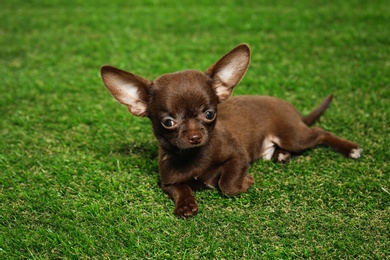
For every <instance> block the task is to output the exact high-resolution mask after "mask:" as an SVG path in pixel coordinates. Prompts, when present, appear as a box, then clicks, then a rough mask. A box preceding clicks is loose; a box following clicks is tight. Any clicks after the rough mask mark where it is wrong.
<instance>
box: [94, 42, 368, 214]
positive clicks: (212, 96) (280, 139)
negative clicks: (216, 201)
mask: <svg viewBox="0 0 390 260" xmlns="http://www.w3.org/2000/svg"><path fill="white" fill-rule="evenodd" d="M249 61H250V50H249V46H248V45H246V44H241V45H238V46H237V47H236V48H234V49H233V50H231V51H230V52H229V53H227V54H226V55H225V56H223V57H222V58H221V59H220V60H218V61H217V62H216V63H214V64H213V65H211V66H210V68H209V69H208V70H207V71H206V72H205V73H202V72H199V71H196V70H187V71H181V72H176V73H171V74H164V75H162V76H160V77H159V78H157V79H156V80H154V81H150V80H146V79H143V78H142V77H139V76H136V75H134V74H132V73H128V72H125V71H123V70H120V69H117V68H114V67H111V66H103V67H102V68H101V75H102V79H103V82H104V84H105V86H106V87H107V89H108V90H109V91H110V93H111V94H112V95H113V97H114V98H116V99H117V100H118V101H119V102H120V103H122V104H124V105H126V106H127V107H128V109H129V111H130V112H131V113H132V114H133V115H136V116H147V117H149V119H150V120H151V122H152V125H153V132H154V134H155V136H156V138H157V140H158V142H159V174H160V180H161V186H162V189H163V190H164V191H165V192H166V193H168V194H169V196H170V197H171V198H172V199H173V200H174V202H175V210H174V213H175V214H176V215H177V216H179V217H190V216H193V215H194V214H196V213H197V211H198V205H197V203H196V200H195V197H194V196H193V193H192V192H193V190H194V189H198V188H207V187H209V188H212V187H216V188H219V189H220V191H221V192H222V194H225V195H229V196H234V195H237V194H240V193H242V192H245V191H247V190H248V189H249V188H250V187H251V185H252V184H253V182H254V179H253V178H252V176H250V175H248V170H249V164H250V163H251V162H253V161H254V160H257V159H259V158H261V157H262V158H265V159H271V158H274V160H276V161H278V162H283V163H284V162H286V161H288V160H289V159H290V156H291V153H300V152H302V151H304V150H306V149H309V148H312V147H314V146H316V145H319V144H323V145H327V146H330V147H332V148H334V149H335V150H337V151H338V152H340V153H342V154H343V155H345V156H348V157H351V158H358V157H360V155H361V151H362V150H361V149H360V148H359V146H358V145H357V144H355V143H353V142H350V141H348V140H344V139H341V138H339V137H337V136H336V135H334V134H332V133H329V132H327V131H325V130H323V129H321V128H319V127H314V128H310V127H309V126H310V125H312V124H313V123H314V122H315V120H316V119H318V117H319V116H321V114H322V113H323V112H324V111H325V110H326V109H327V107H328V106H329V104H330V103H331V100H332V98H333V96H329V97H328V98H326V99H325V100H324V101H323V102H322V103H321V104H320V105H319V106H318V107H317V108H316V109H315V110H314V111H313V112H312V113H310V114H309V115H308V116H305V117H304V116H302V115H301V114H300V113H299V112H298V110H297V109H296V108H295V107H293V106H292V105H291V104H289V103H287V102H285V101H283V100H280V99H277V98H273V97H268V96H237V97H231V98H229V96H230V95H231V94H232V91H233V88H234V87H235V86H236V85H237V84H238V83H239V81H240V80H241V78H242V77H243V76H244V74H245V72H246V70H247V68H248V66H249Z"/></svg>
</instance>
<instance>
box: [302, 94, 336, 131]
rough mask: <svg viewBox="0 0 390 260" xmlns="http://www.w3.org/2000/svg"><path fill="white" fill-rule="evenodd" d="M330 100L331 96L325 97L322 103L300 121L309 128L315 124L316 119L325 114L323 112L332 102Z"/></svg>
mask: <svg viewBox="0 0 390 260" xmlns="http://www.w3.org/2000/svg"><path fill="white" fill-rule="evenodd" d="M332 99H333V94H332V95H330V96H328V97H326V98H325V99H324V100H323V101H322V103H321V104H320V105H319V106H318V107H316V109H314V110H313V111H312V112H311V113H310V114H308V115H307V116H304V117H303V118H302V121H303V122H304V123H305V124H306V125H308V126H311V125H312V124H314V123H315V121H317V119H318V118H319V117H320V116H321V115H322V114H323V113H324V112H325V110H326V109H327V108H328V107H329V105H330V103H331V102H332Z"/></svg>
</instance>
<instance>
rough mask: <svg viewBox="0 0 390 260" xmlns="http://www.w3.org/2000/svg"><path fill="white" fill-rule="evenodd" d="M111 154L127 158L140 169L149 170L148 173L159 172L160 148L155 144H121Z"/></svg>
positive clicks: (136, 142)
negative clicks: (158, 158)
mask: <svg viewBox="0 0 390 260" xmlns="http://www.w3.org/2000/svg"><path fill="white" fill-rule="evenodd" d="M111 152H112V153H113V154H116V155H120V156H124V157H126V158H127V160H128V161H129V162H130V163H131V164H136V165H137V166H138V167H141V168H148V171H151V172H153V173H156V172H157V171H158V166H157V157H158V146H157V144H156V143H155V142H151V141H147V142H143V141H135V142H131V143H129V142H127V143H120V144H118V146H116V147H114V148H113V149H112V151H111ZM144 166H145V167H144Z"/></svg>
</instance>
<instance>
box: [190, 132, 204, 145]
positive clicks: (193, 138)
mask: <svg viewBox="0 0 390 260" xmlns="http://www.w3.org/2000/svg"><path fill="white" fill-rule="evenodd" d="M188 142H189V143H190V144H199V143H200V142H202V135H201V134H191V135H189V136H188Z"/></svg>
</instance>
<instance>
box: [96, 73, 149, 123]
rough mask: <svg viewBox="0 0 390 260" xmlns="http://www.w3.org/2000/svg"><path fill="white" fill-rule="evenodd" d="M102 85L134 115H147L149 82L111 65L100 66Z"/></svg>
mask: <svg viewBox="0 0 390 260" xmlns="http://www.w3.org/2000/svg"><path fill="white" fill-rule="evenodd" d="M100 74H101V76H102V79H103V82H104V85H105V86H106V88H107V89H108V91H109V92H110V93H111V95H112V96H113V97H114V98H115V99H116V100H118V102H119V103H121V104H124V105H126V106H127V108H128V109H129V111H130V113H132V114H133V115H135V116H147V114H148V113H147V110H148V109H147V103H148V89H149V88H150V85H151V82H150V81H149V80H146V79H143V78H141V77H139V76H137V75H134V74H132V73H129V72H126V71H123V70H121V69H117V68H115V67H112V66H108V65H105V66H102V67H101V68H100Z"/></svg>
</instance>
